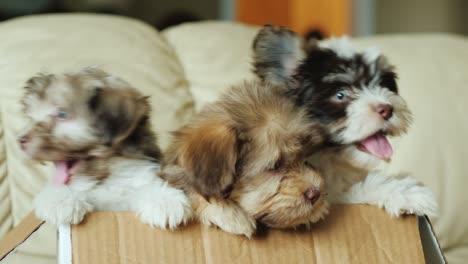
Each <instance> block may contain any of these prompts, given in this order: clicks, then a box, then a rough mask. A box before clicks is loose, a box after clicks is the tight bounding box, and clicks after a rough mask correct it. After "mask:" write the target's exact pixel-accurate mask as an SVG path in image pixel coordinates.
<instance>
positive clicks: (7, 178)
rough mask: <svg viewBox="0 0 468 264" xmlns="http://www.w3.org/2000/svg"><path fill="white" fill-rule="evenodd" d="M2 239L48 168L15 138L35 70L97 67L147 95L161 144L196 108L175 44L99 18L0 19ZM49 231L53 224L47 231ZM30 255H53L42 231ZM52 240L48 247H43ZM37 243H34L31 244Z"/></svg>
mask: <svg viewBox="0 0 468 264" xmlns="http://www.w3.org/2000/svg"><path fill="white" fill-rule="evenodd" d="M0 36H2V41H1V42H0V58H1V59H0V72H1V75H0V87H1V89H0V237H1V236H2V235H3V234H5V232H6V231H7V230H8V229H10V228H11V227H12V225H14V224H16V223H18V222H19V221H20V220H21V219H22V218H23V217H24V216H25V214H26V213H28V212H29V211H30V210H31V200H32V199H33V197H34V195H35V194H36V193H37V192H38V191H39V190H40V189H41V188H42V186H43V184H44V183H45V181H46V179H47V178H48V177H49V176H50V175H51V172H52V171H51V169H52V168H51V166H50V165H46V166H41V165H38V164H37V163H35V162H32V161H29V160H27V159H26V157H25V156H24V155H23V153H22V151H21V150H20V149H19V147H18V144H17V143H16V138H17V136H18V134H19V133H21V131H22V129H23V126H24V119H23V116H22V114H21V112H20V104H19V98H20V96H21V93H22V92H23V89H22V87H23V86H24V84H25V81H26V80H27V79H28V78H29V77H31V76H32V75H34V74H36V73H37V72H39V71H47V72H51V73H63V72H67V71H76V70H79V69H80V68H82V67H83V66H88V65H97V66H100V67H101V68H103V69H104V70H106V71H108V72H110V73H111V74H115V75H117V76H120V77H121V78H123V79H125V80H127V81H128V82H129V83H131V84H132V85H133V86H134V87H136V88H137V89H139V90H141V91H142V93H143V94H146V95H150V96H151V97H150V102H151V104H152V107H153V113H152V124H153V126H154V128H155V130H156V131H157V132H159V134H160V137H159V138H160V143H161V145H162V146H163V147H164V146H167V143H168V142H169V138H168V137H169V133H168V131H171V130H174V129H175V128H177V127H178V126H180V125H181V124H182V123H183V122H184V121H186V119H187V118H188V117H189V116H191V114H192V112H193V100H192V97H191V95H190V91H189V90H188V87H187V81H186V79H185V78H184V74H183V69H182V67H181V65H180V64H179V62H178V60H177V57H176V56H175V54H174V51H173V49H172V48H171V47H170V46H169V45H167V43H166V41H165V40H164V39H163V38H161V37H160V36H159V34H158V33H157V32H156V31H155V30H154V29H153V28H151V27H150V26H148V25H146V24H143V23H141V22H138V21H136V20H133V19H128V18H122V17H117V16H102V15H99V16H98V15H84V14H79V15H69V14H68V15H46V16H32V17H24V18H19V19H14V20H10V21H6V22H3V23H0ZM49 230H53V229H51V228H50V229H49ZM43 236H44V237H42V238H43V239H42V240H41V239H37V241H42V243H40V244H39V243H37V244H36V245H35V246H34V245H33V246H32V249H31V252H33V253H34V252H42V253H43V254H45V253H46V252H48V253H49V254H52V255H53V254H55V249H54V248H53V245H54V241H55V239H56V235H55V234H54V233H53V231H50V232H45V233H44V235H43ZM48 245H51V246H50V248H49V250H45V248H48V247H47V246H48ZM34 247H35V248H34Z"/></svg>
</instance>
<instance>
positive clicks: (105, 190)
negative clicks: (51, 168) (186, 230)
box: [19, 68, 190, 228]
mask: <svg viewBox="0 0 468 264" xmlns="http://www.w3.org/2000/svg"><path fill="white" fill-rule="evenodd" d="M146 99H147V98H146V97H144V96H142V95H141V94H140V93H139V92H138V91H137V90H136V89H134V88H132V87H131V86H130V85H129V84H128V83H126V82H125V81H123V80H121V79H119V78H116V77H113V76H111V75H109V74H107V73H106V72H104V71H102V70H99V69H95V68H85V69H83V70H81V71H80V72H77V73H70V74H63V75H45V74H39V75H37V76H35V77H32V78H31V79H29V80H28V81H27V84H26V87H25V94H24V96H23V98H22V104H23V106H24V113H25V114H26V116H27V117H28V118H29V125H30V128H29V129H28V130H27V132H26V133H25V134H24V135H22V136H21V137H20V139H19V142H20V145H21V148H22V149H23V150H24V152H25V153H26V154H27V155H28V156H29V157H30V158H32V159H34V160H39V161H53V162H54V163H55V164H56V167H57V176H56V178H55V179H56V180H57V179H58V180H59V182H54V181H52V182H51V183H49V184H48V185H47V186H46V187H45V188H44V189H43V190H42V191H41V192H40V193H39V194H38V195H37V197H36V198H35V200H34V208H35V212H36V215H37V216H38V217H39V218H42V219H44V220H46V221H48V222H50V223H53V224H77V223H79V222H80V221H81V220H82V219H83V217H84V215H85V214H86V213H87V212H90V211H94V210H131V211H134V212H136V213H137V214H138V215H139V217H140V219H141V220H142V221H143V222H145V223H148V224H150V225H154V226H158V227H161V228H166V227H169V228H173V227H175V226H177V225H178V224H180V223H182V222H184V221H185V220H186V219H187V218H189V216H190V204H189V201H188V199H187V197H186V196H185V194H184V193H183V191H181V190H178V189H175V188H173V187H171V186H168V184H167V183H166V182H164V181H163V180H162V179H160V178H159V177H158V176H156V173H157V172H158V171H159V167H160V164H159V162H160V159H161V151H160V149H159V147H158V146H157V144H156V136H155V135H154V133H153V132H152V131H151V128H150V123H149V114H150V105H149V104H148V102H147V100H146ZM60 177H62V180H60ZM64 177H65V178H64Z"/></svg>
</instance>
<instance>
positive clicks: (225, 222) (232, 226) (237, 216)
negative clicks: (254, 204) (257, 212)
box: [199, 203, 256, 238]
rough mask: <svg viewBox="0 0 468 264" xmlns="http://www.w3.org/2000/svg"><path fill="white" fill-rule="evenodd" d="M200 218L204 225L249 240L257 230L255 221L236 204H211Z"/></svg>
mask: <svg viewBox="0 0 468 264" xmlns="http://www.w3.org/2000/svg"><path fill="white" fill-rule="evenodd" d="M199 218H200V222H201V223H202V224H204V225H207V226H211V225H215V226H217V227H219V228H220V229H222V230H223V231H225V232H228V233H233V234H236V235H244V236H246V237H248V238H251V237H252V235H253V233H254V232H255V229H256V222H255V220H254V219H253V218H252V217H250V216H248V215H247V213H245V212H244V210H242V209H241V208H240V207H238V206H237V205H236V204H234V203H232V204H222V205H221V204H215V203H211V204H209V205H207V206H206V207H205V208H204V209H203V211H202V212H201V214H200V215H199Z"/></svg>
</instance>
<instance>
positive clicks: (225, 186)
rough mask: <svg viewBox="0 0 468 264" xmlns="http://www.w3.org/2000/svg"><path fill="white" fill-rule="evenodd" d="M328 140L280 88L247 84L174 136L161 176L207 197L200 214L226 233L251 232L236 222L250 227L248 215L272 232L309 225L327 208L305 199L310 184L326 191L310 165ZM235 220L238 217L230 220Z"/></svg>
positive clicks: (264, 84)
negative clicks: (309, 158)
mask: <svg viewBox="0 0 468 264" xmlns="http://www.w3.org/2000/svg"><path fill="white" fill-rule="evenodd" d="M324 140H325V138H324V137H323V136H322V131H321V128H320V127H319V126H316V125H315V124H314V123H313V122H312V121H310V120H309V119H308V118H307V117H306V114H305V112H304V111H302V110H301V109H298V108H297V107H295V105H294V103H293V102H292V101H291V100H289V99H287V97H285V96H284V95H283V91H282V90H281V88H280V87H277V86H272V85H269V84H267V83H261V82H251V83H245V84H244V85H241V86H238V87H233V88H232V89H230V90H229V91H227V92H226V93H225V94H224V95H223V96H222V97H221V99H220V100H219V101H217V102H215V103H213V104H211V105H208V106H207V107H206V108H205V109H204V110H203V111H202V112H200V113H199V114H198V115H197V116H196V117H195V118H194V119H193V120H192V121H191V122H189V123H188V124H187V125H186V126H184V127H182V128H181V129H179V130H178V131H177V132H175V133H174V143H173V144H172V145H171V147H170V148H169V149H168V151H167V152H166V153H165V161H164V162H163V169H162V173H161V175H162V177H163V178H165V179H167V180H168V181H169V182H170V183H171V184H173V185H174V186H176V187H179V188H183V189H184V190H185V191H186V192H187V193H188V194H190V195H191V196H192V197H197V196H196V195H199V196H201V197H204V198H203V199H204V202H203V203H207V204H209V206H208V205H206V207H207V208H209V209H206V210H208V211H207V212H205V211H204V209H203V208H205V206H202V205H200V203H199V202H196V203H195V204H194V205H195V210H194V211H195V215H196V216H197V217H198V218H199V219H200V220H201V221H204V222H216V223H221V224H219V225H221V226H220V227H221V228H223V229H224V230H226V231H229V232H233V233H243V232H247V231H246V230H248V228H247V227H246V226H239V225H238V223H236V222H235V221H240V220H239V219H244V220H243V222H244V223H245V225H248V223H249V220H248V218H249V217H252V218H256V219H258V220H260V221H263V222H264V223H265V224H267V225H269V226H272V227H293V226H296V225H299V224H307V223H310V222H313V221H317V220H318V219H319V218H320V217H321V216H322V215H323V214H324V213H326V211H327V210H326V208H327V204H326V203H325V202H323V201H319V202H317V203H315V205H311V204H310V201H308V200H307V199H305V198H304V192H305V191H307V189H308V188H310V187H314V188H316V189H318V190H323V181H322V178H321V176H320V175H319V174H318V173H317V172H316V171H314V170H313V169H312V168H310V167H308V166H305V165H304V163H305V160H306V159H305V158H306V157H307V156H308V151H310V149H311V148H316V147H319V146H321V144H322V143H323V142H324ZM194 195H195V196H194ZM251 197H255V198H254V199H250V198H251ZM196 199H201V198H200V197H197V198H196ZM234 205H235V206H234ZM220 206H221V207H222V208H227V207H229V208H230V210H229V213H228V211H226V213H223V212H224V211H225V210H221V209H219V208H220ZM230 206H233V207H236V206H240V208H242V210H240V209H239V210H238V209H235V208H231V207H230ZM198 207H200V208H198ZM197 208H198V209H197ZM231 209H232V210H231ZM219 214H221V215H219ZM235 215H237V216H238V217H239V219H230V217H233V216H235ZM266 215H268V217H266ZM201 218H203V219H201ZM206 218H209V219H210V218H211V219H212V221H210V220H209V219H208V220H207V219H206ZM220 218H221V219H223V221H220V220H219V219H220ZM219 225H218V226H219ZM236 228H239V230H237V231H236V230H232V229H236ZM242 230H243V231H242ZM245 235H248V234H245Z"/></svg>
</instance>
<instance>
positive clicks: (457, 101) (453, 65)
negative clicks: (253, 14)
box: [163, 22, 468, 263]
mask: <svg viewBox="0 0 468 264" xmlns="http://www.w3.org/2000/svg"><path fill="white" fill-rule="evenodd" d="M257 30H258V28H256V27H249V26H245V25H241V24H234V23H225V22H203V23H191V24H184V25H181V26H177V27H173V28H170V29H168V30H166V31H165V32H163V34H164V36H165V37H166V38H167V39H168V41H169V42H170V43H171V45H172V46H173V47H174V48H175V50H176V53H177V54H178V56H179V59H180V61H181V62H182V65H183V67H184V69H185V72H186V76H187V79H188V80H189V82H190V89H191V91H192V93H193V95H194V98H195V100H196V105H197V109H199V108H200V107H202V106H203V105H204V104H205V103H207V102H209V101H213V100H215V99H216V98H217V95H219V94H220V93H221V92H222V91H223V90H224V89H226V88H227V87H228V84H232V83H236V82H241V81H242V80H243V79H246V78H251V77H252V74H251V59H250V52H251V43H252V39H253V37H254V36H255V34H256V32H257ZM352 42H353V43H354V44H355V45H356V46H357V47H358V48H364V47H369V46H378V47H380V49H381V50H382V51H383V52H384V53H385V54H386V55H387V56H388V57H389V59H390V61H391V62H392V63H394V64H395V65H396V66H397V71H398V74H399V85H400V90H401V93H402V95H403V97H404V98H406V99H407V101H408V103H409V106H410V108H411V109H412V110H413V113H414V119H415V121H414V124H413V126H412V128H411V129H410V132H409V134H408V135H407V136H405V137H403V138H401V139H398V140H393V144H394V145H395V151H396V155H395V158H394V160H393V162H392V163H391V166H390V168H389V169H390V170H391V171H392V172H393V173H395V174H397V173H401V172H408V173H410V174H411V175H412V176H414V177H416V178H417V179H419V180H421V181H422V182H424V183H425V184H426V185H428V186H430V187H431V188H432V189H433V190H434V192H435V194H436V196H437V200H438V202H439V206H440V215H439V217H437V218H433V219H431V220H432V222H433V224H434V227H435V230H436V234H437V235H438V238H439V240H440V242H441V244H442V247H443V250H444V252H445V254H446V256H447V258H448V260H449V262H451V263H456V262H458V261H460V262H458V263H462V262H464V261H466V259H468V212H467V211H466V210H465V209H466V203H467V202H468V192H467V191H466V190H465V188H466V186H467V185H468V184H467V183H468V177H467V174H468V162H467V161H466V157H467V156H468V141H465V140H464V137H465V136H466V135H468V122H466V117H465V114H466V113H467V112H468V105H467V104H466V100H467V99H468V89H466V86H467V83H468V75H467V72H468V39H467V38H464V37H459V36H454V35H441V34H435V35H395V36H391V35H390V36H377V37H369V38H359V39H352Z"/></svg>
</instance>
